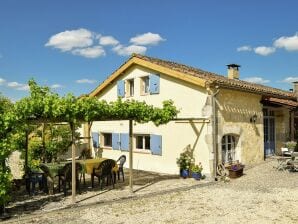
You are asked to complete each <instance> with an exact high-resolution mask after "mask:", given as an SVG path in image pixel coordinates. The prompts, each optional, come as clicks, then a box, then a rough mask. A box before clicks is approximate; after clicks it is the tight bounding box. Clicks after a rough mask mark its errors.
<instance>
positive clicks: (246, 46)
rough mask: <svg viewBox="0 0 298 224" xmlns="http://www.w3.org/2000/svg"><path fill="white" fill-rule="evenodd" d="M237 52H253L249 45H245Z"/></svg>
mask: <svg viewBox="0 0 298 224" xmlns="http://www.w3.org/2000/svg"><path fill="white" fill-rule="evenodd" d="M237 51H252V47H251V46H248V45H244V46H241V47H238V48H237Z"/></svg>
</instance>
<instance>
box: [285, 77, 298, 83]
mask: <svg viewBox="0 0 298 224" xmlns="http://www.w3.org/2000/svg"><path fill="white" fill-rule="evenodd" d="M281 82H285V83H293V82H298V77H291V76H290V77H287V78H285V79H283V80H282V81H281Z"/></svg>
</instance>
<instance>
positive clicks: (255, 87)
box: [132, 54, 297, 100]
mask: <svg viewBox="0 0 298 224" xmlns="http://www.w3.org/2000/svg"><path fill="white" fill-rule="evenodd" d="M132 57H137V58H140V59H142V60H145V61H148V62H151V63H154V64H157V65H160V66H164V67H166V68H169V69H172V70H175V71H179V72H183V73H185V74H188V75H192V76H195V77H199V78H201V79H204V80H206V81H208V82H209V83H210V84H211V85H219V86H221V87H224V88H229V89H237V90H242V91H246V92H252V93H258V94H262V95H269V96H275V97H279V98H287V99H294V100H296V99H297V98H296V96H295V94H294V93H293V92H289V91H284V90H281V89H277V88H273V87H269V86H264V85H260V84H255V83H251V82H246V81H243V80H238V79H228V78H227V77H225V76H222V75H218V74H215V73H212V72H207V71H203V70H201V69H198V68H194V67H191V66H187V65H184V64H180V63H176V62H172V61H166V60H161V59H158V58H153V57H148V56H144V55H140V54H133V55H132Z"/></svg>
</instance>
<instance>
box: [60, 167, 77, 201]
mask: <svg viewBox="0 0 298 224" xmlns="http://www.w3.org/2000/svg"><path fill="white" fill-rule="evenodd" d="M80 172H82V165H81V164H80V163H76V174H75V175H76V188H77V190H78V191H79V193H81V188H80V178H79V173H80ZM71 180H72V164H71V163H67V164H65V166H64V167H63V168H62V169H61V170H60V171H59V172H58V191H59V192H60V188H61V185H62V186H63V192H64V196H66V193H67V189H66V185H67V184H68V188H70V183H71Z"/></svg>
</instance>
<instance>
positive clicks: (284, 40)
mask: <svg viewBox="0 0 298 224" xmlns="http://www.w3.org/2000/svg"><path fill="white" fill-rule="evenodd" d="M274 46H275V47H277V48H284V49H286V50H287V51H298V33H296V34H295V35H294V36H291V37H285V36H283V37H280V38H278V39H277V40H275V41H274Z"/></svg>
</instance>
